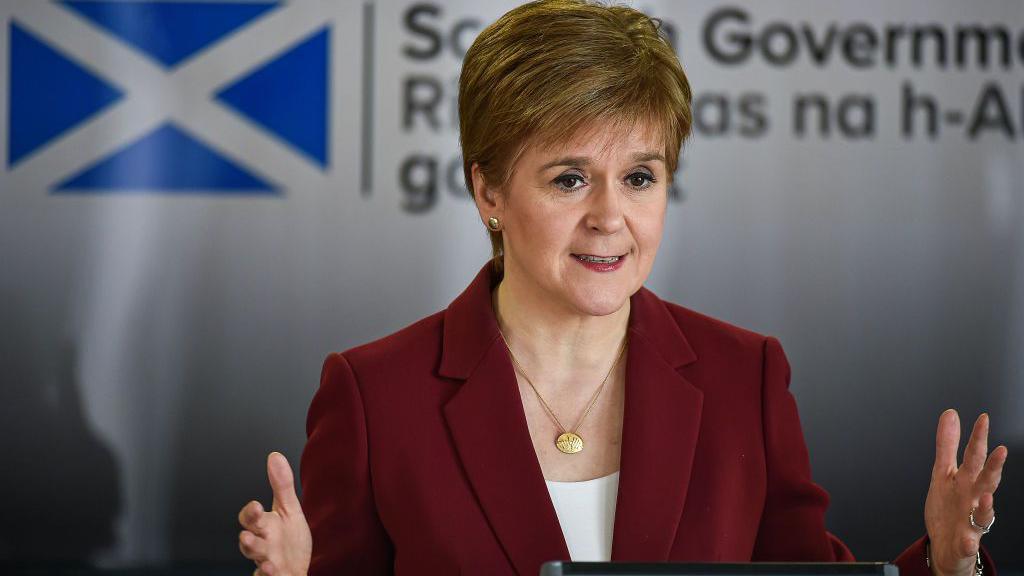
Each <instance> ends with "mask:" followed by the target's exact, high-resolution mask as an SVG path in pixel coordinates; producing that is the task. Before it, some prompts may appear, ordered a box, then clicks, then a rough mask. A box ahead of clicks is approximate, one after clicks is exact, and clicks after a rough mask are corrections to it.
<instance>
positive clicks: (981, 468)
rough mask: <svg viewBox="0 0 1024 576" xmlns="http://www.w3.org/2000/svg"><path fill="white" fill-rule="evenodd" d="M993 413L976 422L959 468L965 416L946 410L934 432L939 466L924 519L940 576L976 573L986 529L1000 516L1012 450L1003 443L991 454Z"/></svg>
mask: <svg viewBox="0 0 1024 576" xmlns="http://www.w3.org/2000/svg"><path fill="white" fill-rule="evenodd" d="M988 425H989V423H988V414H982V415H981V416H979V417H978V420H977V422H975V423H974V430H973V431H972V432H971V439H970V440H969V441H968V442H967V448H966V449H964V460H963V463H962V464H961V465H960V466H959V467H957V448H958V447H959V445H960V416H959V415H958V414H957V413H956V410H946V411H945V412H943V413H942V416H940V417H939V429H938V431H937V432H936V435H935V466H934V468H932V481H931V485H930V486H929V487H928V498H927V500H926V501H925V504H924V520H925V525H926V526H927V528H928V538H929V540H930V543H931V544H930V545H931V556H930V558H931V568H932V573H933V574H935V575H936V576H972V575H973V574H974V564H975V557H976V555H977V553H978V547H979V546H980V544H981V536H982V530H980V529H978V528H975V527H974V526H971V522H970V517H971V511H972V510H973V511H974V522H975V524H977V525H979V526H982V527H985V526H988V525H989V523H990V522H991V521H992V519H993V518H995V508H994V504H993V496H994V494H995V491H996V488H997V487H999V479H1000V477H1001V476H1002V472H1003V464H1004V463H1005V462H1006V455H1007V450H1006V447H1005V446H1000V447H998V448H996V449H995V450H993V451H992V454H991V455H989V454H988Z"/></svg>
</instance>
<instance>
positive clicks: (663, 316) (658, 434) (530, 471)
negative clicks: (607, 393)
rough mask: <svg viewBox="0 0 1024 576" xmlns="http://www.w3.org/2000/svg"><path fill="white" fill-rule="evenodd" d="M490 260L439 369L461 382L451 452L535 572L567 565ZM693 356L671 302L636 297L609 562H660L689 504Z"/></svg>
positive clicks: (449, 332)
mask: <svg viewBox="0 0 1024 576" xmlns="http://www.w3.org/2000/svg"><path fill="white" fill-rule="evenodd" d="M495 282H496V278H495V277H494V275H493V273H492V269H491V266H490V264H488V265H486V266H484V268H483V269H482V270H481V271H480V273H479V274H477V277H476V278H475V279H474V280H473V282H472V283H471V284H470V285H469V287H468V288H466V290H465V291H464V292H463V293H462V294H461V295H460V296H459V297H458V298H456V299H455V301H453V302H452V304H451V305H450V306H449V307H448V310H447V311H446V313H445V319H444V336H443V338H444V343H443V352H442V357H441V363H440V366H439V369H438V372H439V374H440V375H441V376H444V377H448V378H453V379H458V380H464V382H463V383H462V385H461V386H460V387H459V389H458V390H457V391H456V392H455V394H454V395H453V396H452V397H451V399H449V400H448V402H447V403H446V404H445V407H444V415H445V419H446V421H447V423H448V427H449V430H450V431H451V434H452V439H453V442H454V445H455V449H456V451H457V452H458V454H459V458H460V459H461V461H462V466H463V468H464V469H465V471H466V476H467V478H468V480H469V482H470V484H471V485H472V488H473V491H474V493H475V494H476V496H477V498H478V500H479V502H480V507H481V508H482V509H483V511H484V514H485V516H486V517H487V521H488V522H489V523H490V525H491V528H492V529H493V530H494V533H495V535H496V536H497V538H498V540H499V542H500V543H501V546H502V548H503V549H504V550H505V553H506V554H507V556H508V558H509V561H510V562H511V563H512V564H513V566H514V567H515V569H516V571H517V572H519V573H520V574H535V573H536V571H537V569H538V568H539V566H540V565H541V564H543V563H544V562H547V561H550V560H568V559H569V551H568V547H567V546H566V544H565V540H564V538H563V536H562V530H561V526H560V525H559V522H558V516H557V514H556V513H555V510H554V507H553V506H552V504H551V498H550V496H549V495H548V491H547V486H546V485H545V484H544V473H543V471H542V470H541V468H540V463H539V462H538V461H537V455H536V452H535V451H534V449H533V443H532V441H531V439H530V433H529V428H528V427H527V423H526V415H525V413H524V412H523V405H522V399H521V398H520V395H519V386H518V384H517V383H516V378H515V372H514V371H513V369H512V363H511V361H510V360H509V357H508V353H507V351H506V350H505V347H504V344H503V343H502V341H501V339H500V334H499V332H498V325H497V321H496V320H495V318H494V312H493V309H492V307H491V289H492V287H493V285H494V283H495ZM696 359H697V356H696V354H695V353H694V351H693V349H692V348H691V347H690V345H689V343H688V342H687V341H686V338H685V337H684V336H683V333H682V332H681V331H680V330H679V327H678V325H677V323H676V321H675V319H674V318H673V317H672V315H671V313H670V312H669V310H668V309H667V307H666V305H665V303H664V302H662V301H661V300H660V299H659V298H658V297H657V296H655V295H654V294H652V293H651V292H650V291H648V290H647V289H645V288H641V289H640V290H639V291H638V292H637V293H636V294H634V295H633V297H632V298H631V299H630V318H629V350H628V353H627V356H626V395H625V408H624V415H623V424H622V456H621V460H620V470H619V492H618V496H617V501H616V510H615V520H614V527H613V539H612V560H615V561H664V560H667V559H668V557H669V554H670V552H671V548H672V543H673V542H674V541H675V536H676V530H677V528H678V526H679V521H680V518H681V516H682V513H683V506H684V504H685V502H686V492H687V487H688V485H689V479H690V473H691V469H692V465H693V457H694V453H695V452H696V445H697V440H698V433H699V430H700V416H701V405H702V401H703V394H702V393H701V391H700V390H699V389H697V388H696V387H694V386H693V385H692V384H691V383H689V382H687V381H686V379H684V378H683V377H682V376H680V374H679V372H678V370H677V369H678V368H681V367H682V366H685V365H687V364H690V363H692V362H694V361H696Z"/></svg>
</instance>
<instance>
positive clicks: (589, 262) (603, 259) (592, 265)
mask: <svg viewBox="0 0 1024 576" xmlns="http://www.w3.org/2000/svg"><path fill="white" fill-rule="evenodd" d="M572 257H573V259H574V260H576V261H577V262H579V263H580V264H581V265H583V266H584V267H586V268H587V269H588V270H592V271H594V272H613V271H615V270H618V269H619V268H621V267H622V262H623V261H625V259H626V255H625V254H622V255H621V256H602V255H598V254H573V255H572Z"/></svg>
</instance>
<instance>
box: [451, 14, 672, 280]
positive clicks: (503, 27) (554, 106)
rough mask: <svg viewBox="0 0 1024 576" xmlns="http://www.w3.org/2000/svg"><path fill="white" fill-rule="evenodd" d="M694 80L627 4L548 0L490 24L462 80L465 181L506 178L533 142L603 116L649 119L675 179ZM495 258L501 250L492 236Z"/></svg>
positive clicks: (627, 121) (654, 26)
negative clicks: (475, 173)
mask: <svg viewBox="0 0 1024 576" xmlns="http://www.w3.org/2000/svg"><path fill="white" fill-rule="evenodd" d="M690 100H691V93H690V84H689V82H688V81H687V79H686V74H685V73H683V69H682V66H680V64H679V60H678V58H677V57H676V54H675V52H674V51H673V49H672V46H671V45H670V44H669V43H668V41H667V40H666V38H665V37H664V36H663V35H662V29H661V22H660V21H659V20H656V19H653V18H650V17H648V16H647V15H645V14H643V13H642V12H639V11H637V10H634V9H632V8H629V7H627V6H604V5H600V4H595V3H591V2H586V1H583V0H540V1H536V2H530V3H528V4H524V5H522V6H519V7H518V8H514V9H513V10H511V11H509V12H507V13H506V14H505V15H504V16H502V17H501V18H499V19H498V20H497V21H496V22H494V23H493V24H491V25H490V26H488V27H487V28H485V29H484V30H483V31H482V32H481V33H480V35H479V36H477V38H476V40H475V41H474V42H473V45H472V46H471V47H470V48H469V51H468V52H467V53H466V57H465V59H464V60H463V64H462V74H461V76H460V78H459V137H460V141H461V144H462V157H463V171H464V173H465V178H466V186H467V188H468V189H469V192H470V194H472V193H473V177H472V166H473V164H474V163H475V164H479V165H480V168H481V171H482V173H483V176H484V179H485V181H487V182H488V184H489V185H494V186H497V187H500V186H503V185H504V184H506V183H507V181H508V179H509V177H510V176H511V172H512V167H513V166H514V164H515V162H516V160H517V159H518V158H519V156H520V155H521V154H522V151H523V149H524V148H525V147H526V145H527V143H532V144H537V145H540V146H546V145H550V144H554V143H556V142H557V141H559V140H564V139H566V138H568V137H570V136H573V135H574V134H575V133H576V132H577V131H578V130H580V129H582V128H584V127H586V126H588V125H591V124H593V123H595V122H615V123H621V124H623V125H625V126H628V127H632V126H635V125H641V124H642V125H646V126H648V127H651V128H654V129H656V130H658V131H659V132H660V135H661V137H662V138H663V139H664V141H665V150H664V153H665V160H666V163H667V168H668V173H669V178H671V174H672V173H673V172H675V169H676V165H677V162H678V158H679V151H680V149H681V148H682V145H683V141H684V140H685V139H686V138H687V136H689V134H690V123H691V113H690ZM490 236H491V246H492V249H493V253H494V256H495V263H496V265H497V266H499V271H500V264H501V261H500V258H499V256H500V255H501V254H502V251H503V246H502V239H501V233H500V232H490Z"/></svg>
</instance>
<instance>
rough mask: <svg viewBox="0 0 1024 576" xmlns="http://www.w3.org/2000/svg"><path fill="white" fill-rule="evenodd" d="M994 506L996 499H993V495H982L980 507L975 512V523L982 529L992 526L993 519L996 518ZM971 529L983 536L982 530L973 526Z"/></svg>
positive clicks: (979, 501)
mask: <svg viewBox="0 0 1024 576" xmlns="http://www.w3.org/2000/svg"><path fill="white" fill-rule="evenodd" d="M994 505H995V499H994V498H993V497H992V494H990V493H987V492H986V493H985V494H982V495H981V498H980V499H979V500H978V507H977V508H976V509H975V510H974V523H975V524H977V525H978V526H981V527H982V528H984V527H986V526H988V525H989V524H991V523H992V519H993V518H995V517H996V510H995V507H994ZM971 529H972V530H974V531H976V532H978V534H979V535H981V530H978V529H977V528H975V527H974V526H971Z"/></svg>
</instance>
